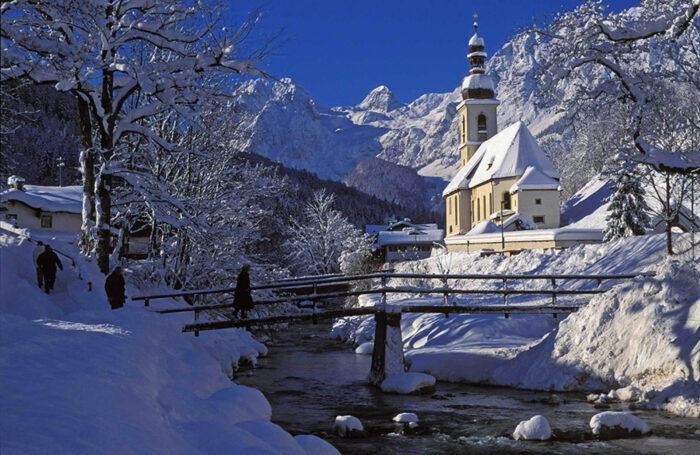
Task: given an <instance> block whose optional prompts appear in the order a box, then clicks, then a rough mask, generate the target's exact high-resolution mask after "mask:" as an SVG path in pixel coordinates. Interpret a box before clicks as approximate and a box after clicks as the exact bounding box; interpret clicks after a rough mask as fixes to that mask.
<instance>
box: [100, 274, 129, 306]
mask: <svg viewBox="0 0 700 455" xmlns="http://www.w3.org/2000/svg"><path fill="white" fill-rule="evenodd" d="M105 292H106V293H107V300H109V306H111V307H112V309H113V310H116V309H117V308H121V307H123V306H124V301H125V300H126V293H125V292H124V275H122V268H121V267H119V266H117V267H115V268H114V270H112V273H110V274H109V275H108V276H107V279H106V280H105Z"/></svg>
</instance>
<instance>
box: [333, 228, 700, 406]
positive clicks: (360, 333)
mask: <svg viewBox="0 0 700 455" xmlns="http://www.w3.org/2000/svg"><path fill="white" fill-rule="evenodd" d="M664 242H665V239H664V237H663V235H647V236H641V237H632V238H625V239H620V240H617V241H614V242H609V243H605V244H600V245H579V246H576V247H572V248H569V249H566V250H563V251H543V250H529V251H524V252H522V253H521V254H519V255H517V256H513V257H507V258H506V257H501V256H488V257H479V255H478V253H450V254H446V255H443V256H438V257H433V258H430V259H426V260H422V261H413V262H405V263H398V264H396V265H395V267H396V271H397V272H408V273H411V272H414V273H420V272H427V273H436V274H442V273H445V272H447V273H470V274H506V273H511V274H548V273H557V274H619V273H627V272H631V271H653V272H655V273H657V276H656V277H655V278H638V279H635V280H627V281H624V282H604V283H603V285H604V286H606V287H612V289H611V290H610V291H609V292H607V293H605V294H600V295H596V296H595V297H593V298H590V297H566V296H560V298H558V299H557V302H558V303H560V304H563V303H571V304H584V303H586V302H590V303H588V304H587V305H586V306H585V307H584V308H582V309H581V310H580V311H578V312H577V313H573V314H571V315H569V316H568V317H563V316H565V315H560V317H559V318H558V319H554V318H552V317H551V316H542V315H513V314H511V315H510V318H508V319H505V318H503V315H495V314H490V315H450V317H449V318H445V316H444V315H438V314H430V315H428V314H421V315H419V314H404V315H403V317H402V321H401V330H402V334H403V342H404V350H405V358H406V362H407V364H408V365H409V366H410V368H409V371H411V372H423V373H429V374H431V375H433V376H435V377H436V378H437V379H438V380H445V381H455V382H473V383H486V384H494V385H506V386H513V387H519V388H526V389H538V390H587V391H590V390H601V389H602V390H611V389H614V390H616V393H617V395H618V396H619V397H620V399H621V400H623V401H634V402H635V406H642V407H644V406H649V407H655V408H663V409H666V410H668V411H671V412H674V413H676V414H679V415H686V416H700V399H699V398H698V397H700V265H698V264H695V265H693V264H690V263H687V264H680V263H676V262H667V261H666V260H665V250H664V248H665V243H664ZM455 281H456V282H455V283H454V285H455V286H456V287H460V288H463V289H476V288H482V289H483V288H488V287H493V288H497V287H498V286H500V283H495V282H488V281H483V282H479V281H475V280H472V281H470V280H455ZM451 284H452V282H451ZM388 285H389V286H421V287H439V286H441V285H442V283H440V281H439V280H434V281H427V280H426V281H421V280H409V279H394V280H390V281H389V283H388ZM509 286H511V284H510V283H509ZM514 286H522V287H525V286H529V287H532V286H533V284H532V283H523V284H517V283H516V284H514ZM557 286H558V287H559V288H560V289H594V288H596V287H597V283H595V282H594V281H592V280H591V281H587V282H582V281H576V282H564V283H561V284H560V283H557ZM388 299H389V303H391V304H397V303H400V304H404V305H410V304H434V305H441V304H442V299H441V298H439V297H432V296H425V297H415V296H409V295H402V294H391V295H390V296H389V297H388ZM453 300H455V301H456V302H457V304H466V303H469V304H474V305H478V304H482V303H499V300H498V297H490V296H483V297H481V296H467V297H460V296H450V301H453ZM359 302H360V305H374V304H375V302H376V298H375V297H367V296H363V297H362V298H360V299H359ZM550 302H551V300H550V299H548V298H543V297H530V296H520V297H513V298H509V303H510V304H512V305H518V304H526V303H530V304H548V303H550ZM500 303H502V300H501V301H500ZM630 327H634V328H635V330H630ZM373 333H374V321H373V320H372V318H371V317H355V318H344V319H341V320H338V321H337V322H336V324H335V326H334V329H333V332H332V336H335V337H338V338H341V339H347V340H349V341H351V342H354V343H361V342H365V341H369V340H371V339H372V336H373Z"/></svg>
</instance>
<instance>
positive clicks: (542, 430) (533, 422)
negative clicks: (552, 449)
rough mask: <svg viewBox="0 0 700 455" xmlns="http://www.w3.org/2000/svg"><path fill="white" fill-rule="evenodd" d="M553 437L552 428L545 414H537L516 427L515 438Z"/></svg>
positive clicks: (532, 439)
mask: <svg viewBox="0 0 700 455" xmlns="http://www.w3.org/2000/svg"><path fill="white" fill-rule="evenodd" d="M551 437H552V429H551V428H550V427H549V422H548V421H547V419H546V418H545V417H544V416H541V415H536V416H534V417H533V418H531V419H530V420H523V421H522V422H520V423H519V424H518V426H517V427H515V431H514V432H513V439H516V440H520V439H524V440H529V441H534V440H539V441H546V440H548V439H550V438H551Z"/></svg>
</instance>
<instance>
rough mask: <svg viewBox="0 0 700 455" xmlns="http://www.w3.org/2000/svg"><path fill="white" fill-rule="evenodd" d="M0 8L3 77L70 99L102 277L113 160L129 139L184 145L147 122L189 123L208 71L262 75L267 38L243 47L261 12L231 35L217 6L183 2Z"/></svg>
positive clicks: (205, 92) (24, 3)
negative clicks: (172, 118) (173, 119)
mask: <svg viewBox="0 0 700 455" xmlns="http://www.w3.org/2000/svg"><path fill="white" fill-rule="evenodd" d="M0 12H1V13H2V22H1V27H0V38H1V39H2V49H3V58H2V73H1V74H2V81H5V80H7V79H12V78H25V79H29V80H31V81H33V82H35V83H38V84H51V85H54V86H55V87H56V89H58V90H59V91H64V92H69V93H71V94H73V95H75V97H76V98H77V100H78V107H79V114H80V116H79V117H80V123H81V132H82V144H83V146H82V154H81V164H82V173H83V182H84V184H83V186H84V204H83V233H84V237H91V236H92V234H93V227H92V226H93V224H94V227H95V230H96V236H97V242H96V254H97V261H98V264H99V266H100V269H101V270H102V271H103V272H105V273H106V272H107V271H108V269H109V252H110V243H111V225H112V223H111V215H112V198H111V196H112V189H113V188H112V187H113V182H112V180H113V179H112V176H113V173H112V165H113V158H115V157H117V156H120V155H123V154H128V153H129V152H130V150H129V149H128V147H127V144H128V143H130V142H131V141H133V137H134V136H138V137H141V138H143V140H145V141H148V142H151V143H153V144H157V145H158V146H159V147H161V148H163V149H164V150H168V151H171V152H178V151H182V149H181V148H179V147H177V146H176V145H175V144H173V143H172V142H170V141H169V140H168V138H167V135H166V134H165V133H167V132H165V131H159V130H157V129H155V128H152V123H153V121H154V120H155V119H158V117H159V116H162V115H165V114H167V113H168V112H169V111H174V112H176V113H177V115H179V116H181V117H183V118H186V119H190V120H192V121H196V118H197V114H198V107H199V106H200V105H201V102H202V100H203V99H206V98H208V97H210V96H212V95H213V94H215V92H216V90H215V88H214V87H212V86H211V85H207V84H205V83H204V82H206V81H207V79H205V76H206V75H209V76H211V77H214V78H220V79H224V78H226V77H227V76H228V75H230V74H232V73H235V74H241V73H247V74H255V75H260V74H263V72H262V71H261V70H260V69H258V68H257V66H256V65H257V63H258V62H259V61H260V59H261V58H262V57H263V56H264V54H265V52H266V50H267V44H266V43H264V44H262V45H261V46H259V47H258V48H256V49H246V47H245V45H244V44H245V43H246V41H247V39H248V37H249V35H250V33H251V31H252V29H253V28H254V26H255V25H256V23H257V22H258V21H259V19H260V17H259V15H255V16H253V17H252V18H251V19H249V20H246V21H244V22H243V24H242V25H241V26H240V27H238V28H234V30H232V31H229V30H228V29H227V28H226V27H224V26H222V25H221V23H220V20H221V17H222V6H221V4H219V5H217V4H214V3H207V2H201V1H200V2H189V1H185V0H162V1H157V2H156V1H143V0H91V1H82V0H50V1H49V0H16V1H13V2H3V3H2V7H1V9H0ZM93 213H94V217H93V215H92V214H93ZM85 243H87V242H85Z"/></svg>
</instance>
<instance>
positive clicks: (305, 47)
mask: <svg viewBox="0 0 700 455" xmlns="http://www.w3.org/2000/svg"><path fill="white" fill-rule="evenodd" d="M232 3H233V5H234V6H232V14H234V15H240V14H242V13H245V12H246V11H249V10H252V9H254V8H255V7H258V6H262V7H263V10H264V11H265V18H264V20H263V25H262V26H261V28H260V31H261V32H263V33H267V34H272V33H274V32H276V31H278V30H280V29H284V31H283V39H284V42H283V43H281V46H280V47H279V48H278V49H277V50H276V51H275V52H274V53H273V54H272V55H270V56H269V58H268V67H267V69H268V71H270V72H271V73H272V74H273V75H274V76H275V77H291V78H292V79H293V80H294V81H295V82H297V83H299V84H301V85H302V86H304V87H305V88H306V89H307V90H308V91H309V92H310V93H311V94H312V95H313V96H314V97H315V98H316V99H317V100H319V101H320V102H322V103H323V104H325V105H327V106H338V105H350V104H357V103H359V102H360V101H362V98H364V96H365V95H366V94H367V93H368V92H369V91H370V90H372V89H373V88H375V87H377V86H378V85H386V86H388V87H389V88H390V89H391V90H392V91H393V92H394V94H395V95H396V97H397V98H398V99H399V101H402V102H409V101H412V100H413V99H415V98H417V97H418V96H420V95H421V94H423V93H429V92H447V91H451V90H453V89H454V88H455V87H456V86H457V85H458V84H459V83H460V82H461V80H462V78H463V77H464V76H465V75H466V74H467V72H468V68H469V64H468V62H467V59H466V54H467V41H468V39H469V37H470V36H471V35H472V34H473V32H474V29H473V27H472V23H473V22H474V19H473V17H472V15H473V14H474V13H477V14H478V15H479V18H478V21H479V33H480V34H481V35H482V36H484V38H485V39H486V51H487V52H488V53H489V55H492V54H493V53H494V52H495V51H496V50H498V49H499V48H500V47H501V46H503V44H505V42H506V41H507V40H508V39H509V37H511V36H512V35H513V34H514V33H515V32H516V31H517V29H518V28H519V27H522V26H526V25H529V24H531V23H532V22H533V17H535V18H538V19H543V18H544V17H545V15H546V14H547V15H551V14H553V13H556V12H557V11H561V10H562V9H572V8H574V7H575V6H576V5H578V4H580V3H582V0H535V1H532V0H481V1H455V0H453V1H444V0H430V1H429V0H424V1H419V0H403V1H401V0H385V1H382V0H374V1H369V0H344V1H337V0H325V1H323V0H272V1H267V2H260V1H255V0H243V1H237V2H232ZM607 4H609V5H610V6H611V7H612V8H613V9H615V10H620V9H623V8H626V7H629V6H636V5H638V4H639V0H608V1H607Z"/></svg>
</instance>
